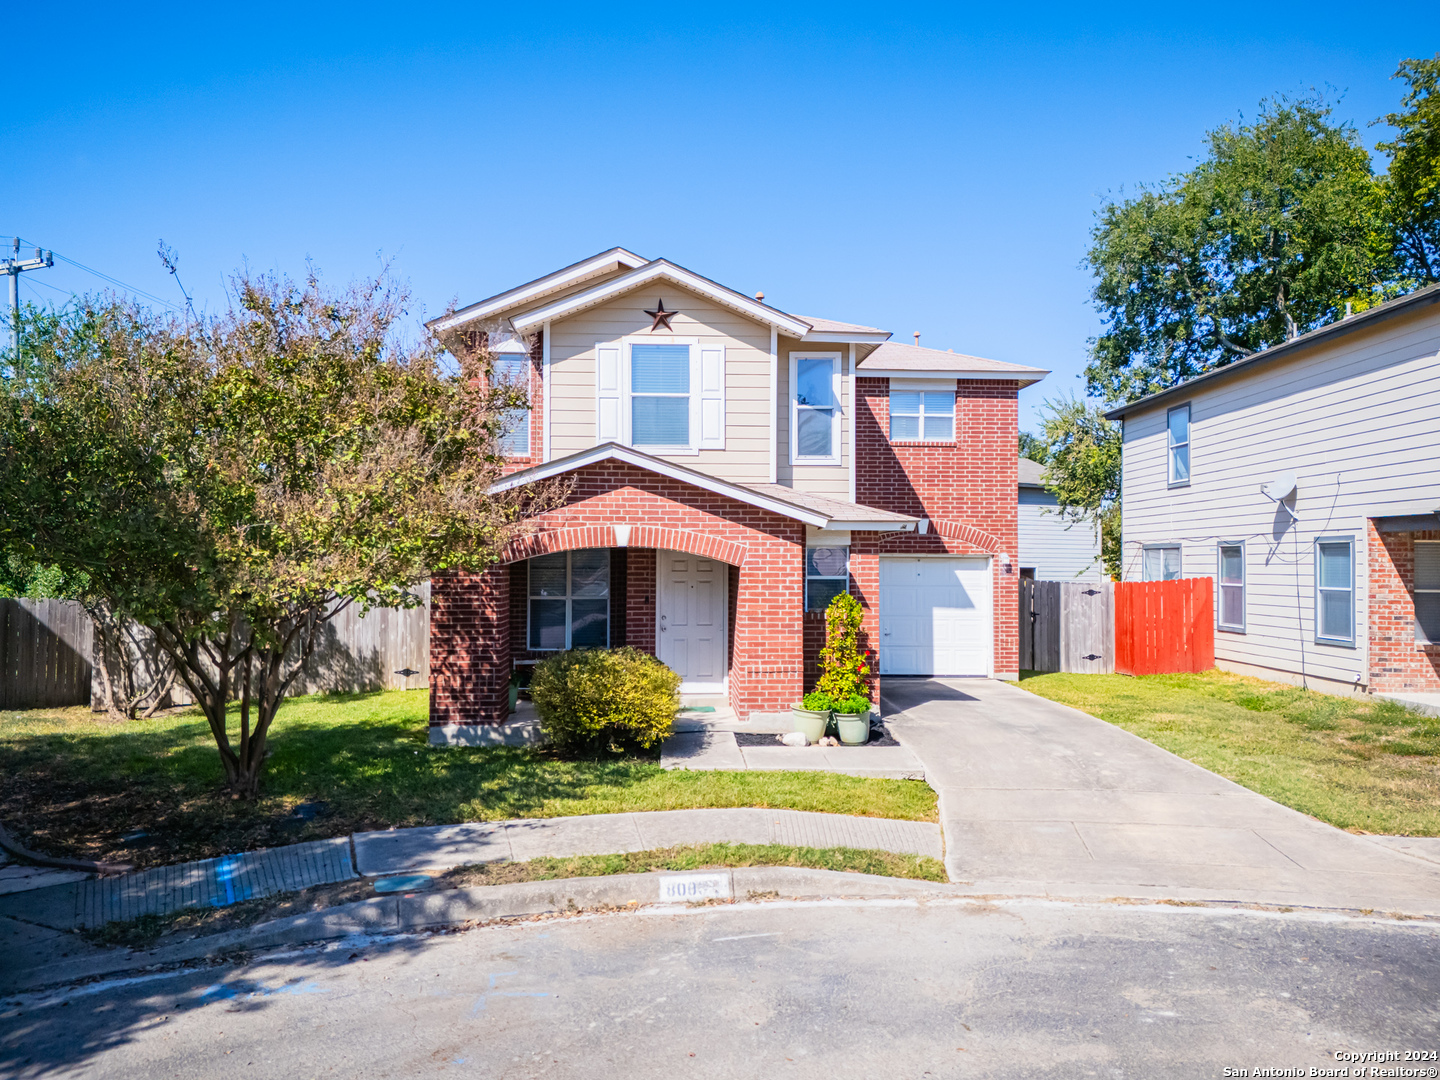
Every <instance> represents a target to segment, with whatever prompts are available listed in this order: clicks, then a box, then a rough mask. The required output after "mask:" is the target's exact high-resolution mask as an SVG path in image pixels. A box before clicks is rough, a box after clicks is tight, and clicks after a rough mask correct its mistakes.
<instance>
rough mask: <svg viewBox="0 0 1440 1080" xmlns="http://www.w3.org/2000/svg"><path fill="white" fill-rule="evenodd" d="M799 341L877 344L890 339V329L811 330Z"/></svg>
mask: <svg viewBox="0 0 1440 1080" xmlns="http://www.w3.org/2000/svg"><path fill="white" fill-rule="evenodd" d="M800 340H801V341H823V342H833V343H834V344H837V345H846V344H849V343H851V342H854V343H856V344H860V345H864V344H868V343H870V342H874V343H876V344H877V345H878V344H880V343H882V342H886V341H889V340H890V331H888V330H877V331H876V332H875V333H873V334H864V333H860V332H859V331H854V332H850V333H843V332H841V331H839V330H812V331H810V333H808V334H806V335H805V336H804V337H802V338H801V339H800Z"/></svg>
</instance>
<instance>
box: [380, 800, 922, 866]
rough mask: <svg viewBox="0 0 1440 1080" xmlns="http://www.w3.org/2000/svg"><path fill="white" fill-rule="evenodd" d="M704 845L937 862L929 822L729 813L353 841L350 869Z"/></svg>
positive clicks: (550, 822)
mask: <svg viewBox="0 0 1440 1080" xmlns="http://www.w3.org/2000/svg"><path fill="white" fill-rule="evenodd" d="M709 843H715V844H719V843H729V844H790V845H796V846H800V847H817V848H828V847H850V848H862V849H867V850H868V849H874V850H881V851H894V852H899V853H901V854H911V855H929V856H931V857H933V858H936V859H938V858H941V857H942V854H943V853H942V850H941V839H940V826H938V825H933V824H931V823H930V822H927V821H892V820H890V819H888V818H869V817H849V816H846V815H844V814H815V813H808V812H806V811H801V810H755V809H735V810H656V811H650V812H647V813H638V814H590V815H586V816H584V817H562V818H540V819H519V820H514V821H482V822H473V823H470V824H466V825H434V826H430V827H428V828H419V829H394V830H391V831H387V832H372V833H357V834H356V836H355V861H356V865H357V868H358V869H359V871H360V873H361V874H363V875H365V876H366V877H375V876H380V875H383V874H398V873H409V872H411V871H415V870H430V871H435V870H448V869H450V868H451V867H454V866H466V865H470V864H473V863H486V862H502V861H505V860H512V861H514V862H523V861H525V860H527V859H537V858H540V857H542V856H552V857H555V858H565V857H567V856H571V855H613V854H618V853H621V852H627V851H650V850H653V849H655V848H667V847H675V846H677V845H680V844H709Z"/></svg>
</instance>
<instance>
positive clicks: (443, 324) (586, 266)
mask: <svg viewBox="0 0 1440 1080" xmlns="http://www.w3.org/2000/svg"><path fill="white" fill-rule="evenodd" d="M645 262H646V260H645V259H642V258H641V257H640V256H639V255H636V254H635V253H634V252H631V251H626V250H625V249H624V248H618V247H617V248H611V249H610V250H609V251H602V252H600V254H599V255H592V256H590V258H588V259H582V260H580V261H579V262H577V263H571V264H570V265H569V266H566V267H564V268H563V269H560V270H556V271H555V272H554V273H553V274H546V275H545V276H544V277H539V278H536V279H535V280H534V281H527V282H526V283H525V284H524V285H517V286H516V287H515V288H513V289H507V290H506V291H505V292H502V293H497V294H496V295H494V296H492V297H490V298H488V299H486V300H481V301H480V302H479V303H476V304H471V305H470V306H469V307H463V308H461V309H460V310H459V311H454V312H451V313H450V314H449V315H441V316H440V317H438V318H435V319H431V320H429V321H428V322H427V323H426V324H425V325H426V326H428V327H430V328H431V329H433V330H438V331H445V330H449V329H452V328H453V327H456V326H459V325H461V324H462V323H467V322H473V321H474V320H476V319H484V318H487V317H488V316H491V315H495V314H497V313H499V312H501V311H504V310H505V309H506V308H512V307H515V306H516V305H517V304H526V303H534V302H537V301H539V300H542V299H543V298H544V297H546V296H549V295H551V294H553V293H557V292H560V291H561V290H562V289H568V288H570V287H571V286H572V285H577V284H580V283H581V282H584V281H586V280H588V279H589V278H593V277H601V276H603V275H605V274H609V273H613V272H614V271H615V270H617V269H619V270H633V269H634V268H635V267H637V266H644V265H645Z"/></svg>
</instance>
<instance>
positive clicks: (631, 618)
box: [625, 548, 655, 656]
mask: <svg viewBox="0 0 1440 1080" xmlns="http://www.w3.org/2000/svg"><path fill="white" fill-rule="evenodd" d="M625 559H626V565H625V643H626V644H627V645H632V646H634V647H635V648H637V649H639V650H640V651H641V652H647V653H649V654H650V655H651V656H654V655H655V549H654V548H628V549H626V555H625Z"/></svg>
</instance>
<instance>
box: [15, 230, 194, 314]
mask: <svg viewBox="0 0 1440 1080" xmlns="http://www.w3.org/2000/svg"><path fill="white" fill-rule="evenodd" d="M16 239H17V240H21V239H22V238H21V237H16ZM52 254H53V255H54V256H55V258H56V259H58V260H59V261H60V262H63V263H68V264H69V265H71V266H73V267H75V268H76V269H77V270H84V271H85V272H86V273H87V274H94V275H95V276H96V277H97V278H99V279H100V280H102V281H106V282H109V283H110V284H111V285H114V286H115V287H116V288H118V289H124V290H125V291H126V292H129V293H134V294H135V295H136V296H139V297H142V298H143V299H146V300H149V301H150V302H151V303H155V304H160V305H161V306H162V307H167V308H169V309H170V310H171V311H179V310H180V305H179V304H172V303H171V302H170V301H169V300H165V299H162V298H161V297H159V296H156V295H155V294H154V293H151V292H146V291H145V290H144V289H140V288H136V287H135V286H134V285H130V284H127V283H126V282H124V281H121V280H120V279H119V278H117V277H111V276H110V275H109V274H107V273H105V272H104V271H103V270H96V269H95V268H94V267H93V266H86V265H85V264H84V263H82V262H78V261H76V260H75V259H72V258H70V257H68V256H66V255H61V254H60V253H59V252H58V251H57V252H52ZM71 295H74V294H73V293H72V294H71Z"/></svg>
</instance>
